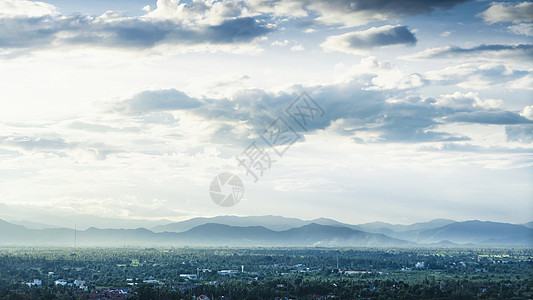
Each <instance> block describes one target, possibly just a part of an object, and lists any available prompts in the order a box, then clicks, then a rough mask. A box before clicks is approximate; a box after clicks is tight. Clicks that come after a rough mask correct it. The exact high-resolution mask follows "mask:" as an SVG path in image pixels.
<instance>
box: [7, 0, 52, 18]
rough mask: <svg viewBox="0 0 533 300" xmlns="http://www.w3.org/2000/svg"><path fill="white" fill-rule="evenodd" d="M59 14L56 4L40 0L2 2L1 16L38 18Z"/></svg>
mask: <svg viewBox="0 0 533 300" xmlns="http://www.w3.org/2000/svg"><path fill="white" fill-rule="evenodd" d="M55 14H57V9H56V7H55V6H53V5H51V4H48V3H45V2H39V1H27V0H3V1H1V2H0V18H6V17H7V18H14V17H29V18H38V17H43V16H47V15H55Z"/></svg>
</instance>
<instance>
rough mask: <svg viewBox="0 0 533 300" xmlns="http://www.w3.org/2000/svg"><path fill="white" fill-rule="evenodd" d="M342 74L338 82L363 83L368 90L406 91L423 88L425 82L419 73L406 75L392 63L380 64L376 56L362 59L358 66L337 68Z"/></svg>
mask: <svg viewBox="0 0 533 300" xmlns="http://www.w3.org/2000/svg"><path fill="white" fill-rule="evenodd" d="M337 71H338V72H339V73H340V74H339V76H338V78H337V82H341V83H349V82H352V81H355V82H359V81H360V80H362V81H363V85H364V89H367V90H405V89H412V88H417V87H421V86H422V85H423V84H424V82H423V79H422V76H420V75H419V74H417V73H412V74H406V73H405V72H403V71H402V70H400V69H398V68H397V67H396V66H394V65H392V64H391V63H390V62H380V61H378V59H377V58H376V57H374V56H369V57H365V58H362V59H361V62H360V63H359V64H357V65H353V66H351V67H350V68H346V67H344V66H343V65H340V66H338V67H337Z"/></svg>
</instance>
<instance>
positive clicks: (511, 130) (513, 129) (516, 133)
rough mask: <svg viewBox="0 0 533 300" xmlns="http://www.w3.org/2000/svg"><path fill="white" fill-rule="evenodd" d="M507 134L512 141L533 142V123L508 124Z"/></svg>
mask: <svg viewBox="0 0 533 300" xmlns="http://www.w3.org/2000/svg"><path fill="white" fill-rule="evenodd" d="M505 134H506V135H507V140H508V141H511V142H520V143H526V144H528V143H533V124H523V125H513V126H506V127H505Z"/></svg>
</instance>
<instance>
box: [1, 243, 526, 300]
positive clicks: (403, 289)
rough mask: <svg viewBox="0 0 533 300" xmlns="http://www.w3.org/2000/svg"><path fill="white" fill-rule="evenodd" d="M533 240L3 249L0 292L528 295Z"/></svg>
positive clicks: (53, 295)
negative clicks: (477, 245)
mask: <svg viewBox="0 0 533 300" xmlns="http://www.w3.org/2000/svg"><path fill="white" fill-rule="evenodd" d="M532 257H533V250H532V249H427V248H425V249H407V248H404V249H371V248H365V249H361V248H359V249H331V248H299V249H285V248H273V249H266V248H247V249H230V248H216V249H215V248H206V249H189V248H179V249H177V248H176V249H171V248H168V249H160V248H157V249H156V248H143V249H140V248H126V249H117V248H105V249H98V248H85V249H74V248H69V249H39V248H36V249H19V248H12V249H0V298H1V299H39V298H42V299H72V298H80V299H96V298H105V297H107V298H117V299H125V298H140V299H193V297H198V296H200V295H205V296H208V297H209V298H211V299H213V298H214V299H275V298H276V297H280V298H285V297H287V298H293V299H296V298H298V299H321V298H323V299H325V298H328V297H329V298H333V297H334V298H335V299H360V298H366V299H391V298H393V299H413V298H427V299H461V298H464V299H471V298H479V299H510V298H513V297H515V298H516V299H528V298H531V296H532V295H533V279H532V278H533V259H532Z"/></svg>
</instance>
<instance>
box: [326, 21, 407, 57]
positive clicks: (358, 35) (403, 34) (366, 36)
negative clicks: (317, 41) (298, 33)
mask: <svg viewBox="0 0 533 300" xmlns="http://www.w3.org/2000/svg"><path fill="white" fill-rule="evenodd" d="M416 42H417V40H416V37H415V36H414V34H413V33H412V32H411V31H409V29H408V28H407V27H406V26H401V25H396V26H391V25H385V26H381V27H372V28H370V29H368V30H364V31H354V32H349V33H345V34H341V35H334V36H330V37H328V38H327V39H326V41H325V42H324V43H322V44H321V46H322V48H324V49H325V50H329V51H340V52H345V53H351V54H364V53H366V52H368V50H370V49H372V48H378V47H385V46H392V45H414V44H416Z"/></svg>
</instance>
